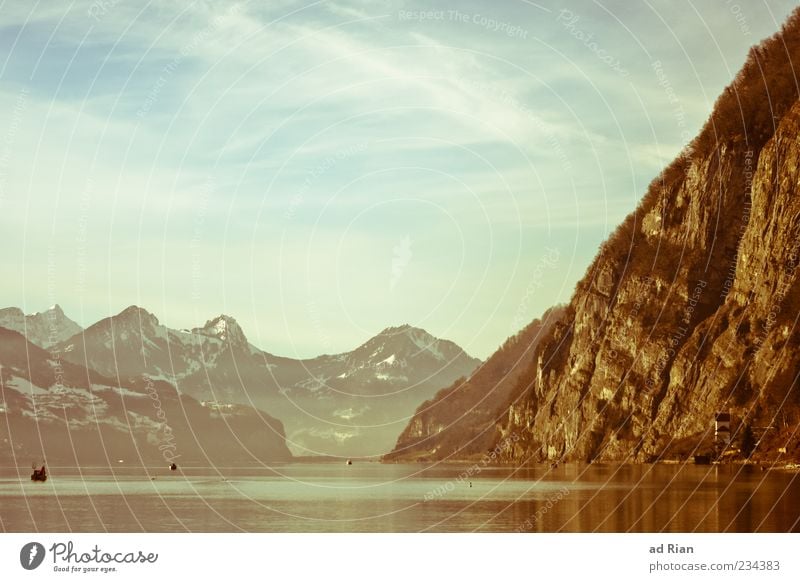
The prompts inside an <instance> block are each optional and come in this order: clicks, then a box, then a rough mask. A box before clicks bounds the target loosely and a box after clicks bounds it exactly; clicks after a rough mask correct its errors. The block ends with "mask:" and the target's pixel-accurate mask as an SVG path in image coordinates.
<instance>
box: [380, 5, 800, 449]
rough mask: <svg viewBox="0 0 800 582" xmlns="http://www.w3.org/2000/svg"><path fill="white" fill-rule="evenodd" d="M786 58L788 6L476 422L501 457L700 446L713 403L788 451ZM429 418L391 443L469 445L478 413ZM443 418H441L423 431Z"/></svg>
mask: <svg viewBox="0 0 800 582" xmlns="http://www.w3.org/2000/svg"><path fill="white" fill-rule="evenodd" d="M792 62H794V63H800V17H799V16H798V12H796V13H795V14H794V15H793V16H792V17H791V18H790V19H789V22H787V24H786V25H785V26H784V28H783V29H782V31H781V32H780V33H779V34H778V35H776V36H775V37H773V38H772V39H769V40H767V41H765V42H764V43H762V44H761V45H759V46H758V47H755V48H754V49H753V50H752V51H751V53H750V56H749V58H748V62H747V63H746V64H745V67H744V68H743V70H742V71H741V72H740V73H739V75H738V76H737V78H736V79H735V81H734V83H733V84H732V85H731V86H730V87H729V88H727V89H726V91H725V92H724V93H723V95H722V96H721V97H720V98H719V100H718V101H717V104H716V105H715V108H714V112H713V114H712V116H711V118H710V119H709V121H708V123H707V124H706V126H705V127H704V129H703V131H702V132H701V134H700V135H699V136H698V137H697V138H696V139H695V141H694V142H693V144H692V146H691V147H690V148H689V149H687V151H686V152H684V154H683V155H682V156H681V157H680V158H679V159H677V160H676V161H675V162H673V163H672V164H671V165H670V166H669V167H668V168H667V169H666V170H664V172H663V173H662V175H661V176H659V178H657V179H656V180H655V181H654V182H653V184H651V186H650V189H649V191H648V193H647V194H646V196H645V197H644V199H643V200H642V202H641V203H640V205H639V207H638V208H637V209H636V211H635V212H633V213H632V214H631V215H630V216H628V218H627V219H626V220H625V221H624V222H623V224H622V225H620V227H619V228H618V229H617V231H616V232H615V233H614V234H613V235H612V236H611V237H610V238H609V239H608V241H606V242H605V243H604V244H603V245H602V247H601V249H600V251H599V253H598V255H597V257H596V258H595V260H594V262H593V263H592V265H591V266H590V267H589V269H588V272H587V274H586V275H585V276H584V278H583V280H582V281H581V282H580V283H579V284H578V285H577V288H576V290H575V293H574V295H573V297H572V300H571V302H570V304H569V305H568V306H567V307H566V309H565V310H564V312H563V315H561V316H560V318H559V319H558V321H557V322H556V323H555V324H554V325H552V326H551V328H550V329H549V330H548V332H547V334H546V335H545V336H544V337H542V338H541V339H540V340H539V341H538V342H536V345H535V347H534V348H533V352H532V354H531V360H532V362H533V365H532V367H531V368H530V369H529V370H527V371H526V372H525V373H523V374H521V376H520V378H519V379H518V381H517V382H516V384H515V386H514V388H513V389H512V390H511V391H510V393H509V394H508V395H507V396H506V399H505V400H503V401H498V400H494V401H493V406H494V408H493V409H492V410H491V412H487V415H488V416H491V417H492V421H491V422H484V423H483V424H482V425H481V427H480V429H479V432H480V434H481V435H482V440H481V442H482V444H483V445H485V446H484V450H487V449H488V450H492V449H493V448H494V449H498V450H501V451H502V454H501V457H502V459H503V460H506V461H511V462H523V461H527V460H533V461H543V460H547V459H551V460H553V459H567V460H613V461H647V460H652V459H655V458H686V457H687V456H689V455H691V454H694V453H701V452H702V453H705V452H708V451H709V450H710V449H711V448H712V447H713V445H714V441H715V435H714V416H715V413H716V412H718V411H725V412H730V413H731V414H732V419H733V420H732V425H731V430H732V443H731V445H730V446H729V447H728V448H727V450H729V451H732V452H736V451H737V450H738V449H739V448H743V447H742V442H743V440H747V439H743V435H744V434H745V433H746V432H750V433H751V434H754V435H755V439H756V440H757V441H758V445H757V447H756V449H755V452H754V453H753V454H754V455H755V457H756V458H758V457H761V458H770V459H776V458H797V457H800V445H799V444H798V434H797V433H798V432H800V431H798V430H797V429H798V422H800V389H798V386H797V383H796V376H797V373H798V364H800V326H798V317H800V287H799V286H798V282H797V279H798V267H800V197H798V195H797V194H798V189H799V188H800V171H799V170H798V166H799V165H800V140H798V136H800V102H798V89H797V87H796V86H795V84H794V81H793V79H795V78H796V77H795V71H794V69H793V66H792ZM765 111H766V112H767V113H765ZM489 408H491V406H487V410H488V409H489ZM459 415H460V416H459ZM440 416H444V413H437V412H436V405H435V403H429V405H428V406H427V408H426V409H425V411H424V412H421V413H418V415H417V417H415V418H414V419H413V420H412V422H411V425H410V426H409V428H408V429H407V430H406V432H405V433H404V434H403V436H401V439H400V441H399V442H398V446H397V449H396V453H395V456H394V458H403V455H404V454H405V453H401V451H408V450H419V449H420V448H422V447H423V446H426V445H423V444H422V441H423V440H424V439H425V437H426V436H427V439H428V441H429V443H428V444H430V445H432V446H428V447H427V450H428V451H429V452H430V451H431V450H433V449H436V453H435V455H434V456H435V457H436V458H453V457H464V456H467V454H466V453H467V452H473V451H472V450H471V449H466V452H465V450H464V449H463V447H464V445H463V443H465V442H468V441H470V440H473V441H474V440H475V438H476V437H475V435H474V434H472V433H471V432H470V430H472V431H474V430H475V427H474V426H471V427H469V430H465V429H461V428H459V427H460V423H459V422H449V423H443V422H440V421H438V420H437V419H438V418H439V417H440ZM446 416H449V417H456V418H467V411H466V410H460V411H454V410H452V409H450V410H448V411H447V413H446ZM461 423H462V424H463V421H462V422H461ZM443 427H446V428H443ZM440 428H441V429H442V430H443V431H444V430H450V431H453V433H452V434H451V435H449V436H447V437H443V436H442V435H438V436H436V437H435V438H433V437H432V436H431V433H432V431H433V432H435V431H436V430H439V429H440ZM512 437H513V438H512ZM446 443H455V444H450V445H449V446H445V447H444V448H442V445H443V444H446ZM437 447H438V448H437ZM717 452H719V448H717ZM737 454H739V455H740V456H746V453H744V454H743V453H737Z"/></svg>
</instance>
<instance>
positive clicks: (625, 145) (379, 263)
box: [0, 0, 793, 357]
mask: <svg viewBox="0 0 800 582" xmlns="http://www.w3.org/2000/svg"><path fill="white" fill-rule="evenodd" d="M564 6H569V9H568V10H567V11H564V10H563V7H564ZM792 8H793V3H792V2H785V1H769V2H757V1H753V2H744V1H740V2H739V3H736V2H728V1H726V0H703V1H697V2H681V1H670V2H648V1H642V2H630V1H619V2H590V1H582V2H573V3H563V2H559V3H548V2H543V3H538V4H536V3H533V2H525V1H516V0H508V1H504V2H458V3H456V2H452V3H447V2H438V3H437V2H432V3H425V2H404V1H386V2H375V1H366V0H365V1H357V0H356V1H349V2H348V1H341V2H340V1H336V2H315V3H305V2H287V1H282V2H281V1H278V2H275V1H270V2H256V1H250V2H240V3H226V2H207V1H206V2H204V1H196V2H192V3H189V2H185V3H184V2H174V1H170V2H167V1H153V2H149V3H147V4H146V5H145V3H143V2H133V1H132V0H97V1H95V2H84V1H81V2H38V3H35V2H4V3H3V4H2V5H1V7H0V46H1V47H2V48H1V49H0V111H2V112H3V113H2V115H1V116H0V225H1V226H2V233H3V242H4V245H3V247H4V248H3V252H2V270H3V280H4V283H3V286H2V292H1V294H0V305H2V306H10V305H17V306H20V307H22V308H23V309H25V310H26V311H28V312H30V311H36V310H41V309H44V308H46V307H48V306H49V305H51V304H53V303H56V302H58V303H60V304H61V305H62V307H63V308H64V310H65V311H66V313H67V314H68V315H69V316H71V317H72V318H73V319H75V320H77V321H78V322H79V323H81V324H83V325H88V324H90V323H93V322H94V321H96V320H97V319H100V318H102V317H105V316H107V315H110V314H114V313H117V312H118V311H120V310H121V309H123V308H124V307H126V306H128V305H130V304H139V305H142V306H144V307H146V308H148V309H150V310H151V311H153V312H154V313H155V314H156V315H157V316H158V317H159V318H160V320H161V321H162V322H163V323H165V324H167V325H170V326H173V327H193V326H196V325H199V324H202V323H203V322H205V321H206V320H207V319H209V318H211V317H212V316H214V315H216V314H219V313H221V312H224V313H227V314H230V315H233V316H234V317H236V318H237V319H238V320H239V321H240V323H241V324H242V326H243V328H244V330H245V332H246V333H247V334H248V337H249V338H250V340H251V341H252V342H253V343H254V344H256V345H258V346H259V347H261V348H263V349H266V350H268V351H272V352H274V353H278V354H283V355H302V356H308V355H316V354H319V353H323V352H326V353H331V352H338V351H344V350H347V349H350V348H352V347H354V346H355V345H357V344H359V343H360V342H362V341H364V340H366V339H367V338H368V337H370V336H372V335H374V334H375V333H376V332H378V331H379V330H381V329H383V328H384V327H387V326H390V325H396V324H400V323H406V322H407V323H410V324H412V325H416V326H420V327H423V328H425V329H427V330H428V331H430V332H431V333H433V334H435V335H438V336H442V337H447V338H449V339H453V340H454V341H456V342H458V343H459V344H461V345H462V346H463V347H465V348H466V349H467V350H468V351H469V352H471V353H473V354H474V355H477V356H479V357H486V356H487V355H489V354H490V353H491V352H492V351H493V350H494V349H495V348H496V347H497V346H498V345H499V344H500V343H502V342H503V341H504V340H505V338H506V337H508V336H509V335H510V334H511V333H513V332H515V331H517V330H518V329H519V328H520V327H522V325H523V323H525V322H528V321H530V320H531V319H533V318H534V317H536V316H538V315H539V314H540V313H541V312H542V311H543V310H544V309H546V308H547V307H549V306H550V305H552V304H554V303H556V302H565V301H567V300H568V299H569V297H570V295H571V293H572V290H573V288H574V285H575V282H576V281H577V280H578V278H579V277H580V276H581V275H582V274H583V271H584V269H585V268H586V266H587V265H588V263H589V262H590V260H591V258H592V257H593V255H594V254H595V252H596V249H597V247H598V245H599V243H600V242H601V241H602V240H603V239H604V238H605V236H606V235H607V234H608V233H609V232H610V231H611V230H613V228H614V226H615V225H616V224H617V223H618V222H619V221H620V220H621V219H622V218H623V217H624V216H625V215H626V214H627V213H628V212H629V211H630V210H632V209H633V208H634V206H635V204H636V202H637V200H638V199H639V198H640V197H641V196H642V194H643V192H644V191H645V189H646V186H647V184H648V182H649V181H650V180H651V179H652V178H653V177H654V176H655V175H656V174H657V173H658V171H659V169H660V168H661V167H662V166H663V165H664V164H665V162H667V161H668V160H670V159H671V158H672V157H674V156H675V154H676V153H677V152H678V151H679V150H680V148H681V147H682V145H683V144H684V143H685V142H686V141H687V140H688V138H689V137H691V136H693V135H694V134H695V133H696V132H697V130H698V128H699V127H700V126H701V125H702V123H703V121H704V120H705V118H706V116H707V115H708V113H709V111H710V109H711V106H712V104H713V102H714V100H715V98H716V96H717V94H718V93H719V92H720V91H721V89H722V88H723V87H724V86H725V85H726V84H727V83H728V82H729V81H730V79H731V78H732V77H733V75H734V74H735V72H736V70H737V69H738V68H739V67H740V65H741V64H742V62H743V60H744V58H745V55H746V53H747V50H748V48H749V46H750V45H752V44H754V43H755V42H757V41H758V40H760V39H761V38H763V37H765V36H768V35H770V34H772V33H774V32H775V31H776V30H777V29H778V28H779V26H780V23H781V22H782V21H783V19H784V18H785V17H786V16H787V14H788V13H789V11H790V10H791V9H792ZM429 11H432V12H429ZM654 63H655V64H654Z"/></svg>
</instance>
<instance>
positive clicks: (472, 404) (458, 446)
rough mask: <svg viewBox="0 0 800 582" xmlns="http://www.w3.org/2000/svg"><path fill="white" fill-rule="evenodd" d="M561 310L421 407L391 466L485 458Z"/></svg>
mask: <svg viewBox="0 0 800 582" xmlns="http://www.w3.org/2000/svg"><path fill="white" fill-rule="evenodd" d="M562 313H563V308H560V307H556V308H552V309H550V310H548V311H547V312H545V313H544V314H543V315H542V317H541V318H540V319H537V320H534V321H533V322H532V323H531V324H529V325H528V326H527V327H525V329H523V330H522V331H520V332H519V333H518V334H516V335H515V336H512V337H511V338H509V339H508V340H506V342H505V343H504V344H503V345H502V346H501V347H500V348H499V349H498V350H497V351H496V352H495V353H494V354H492V356H491V357H490V358H489V359H488V360H487V361H486V362H485V363H484V364H483V365H482V366H481V367H480V368H479V369H478V370H477V371H476V372H475V373H474V374H473V375H472V376H471V377H470V378H469V379H462V380H460V381H457V382H455V383H454V384H453V385H452V386H449V387H448V388H445V389H443V390H441V391H439V392H438V393H437V394H436V396H435V397H434V398H432V399H430V400H428V401H426V402H424V403H423V404H421V405H420V406H419V407H418V408H417V410H416V413H415V414H414V417H413V419H412V420H411V422H410V423H409V425H408V426H407V427H406V428H405V430H404V431H403V432H402V433H401V434H400V437H399V438H398V440H397V445H396V446H395V449H394V450H393V451H392V452H391V453H390V454H388V455H386V456H385V457H384V459H385V460H387V461H412V460H413V461H432V460H440V459H446V458H447V457H448V456H453V455H458V456H459V457H461V458H463V457H467V456H479V455H482V454H483V453H484V452H485V451H486V450H487V449H488V448H490V447H491V445H492V440H493V439H494V433H493V430H491V429H493V427H494V424H495V423H496V422H497V420H498V417H499V416H500V415H502V414H503V412H504V411H505V409H506V407H507V406H508V399H509V397H510V395H511V392H512V391H513V390H514V388H515V387H516V385H517V383H518V382H519V380H520V378H522V377H524V375H525V374H528V373H529V372H530V369H531V367H532V365H533V353H534V351H535V349H536V346H537V345H538V342H539V341H540V340H541V339H542V338H543V337H544V336H545V335H546V334H547V332H548V330H549V329H550V326H551V325H552V324H553V323H554V322H555V321H556V320H558V318H559V317H560V316H561V314H562Z"/></svg>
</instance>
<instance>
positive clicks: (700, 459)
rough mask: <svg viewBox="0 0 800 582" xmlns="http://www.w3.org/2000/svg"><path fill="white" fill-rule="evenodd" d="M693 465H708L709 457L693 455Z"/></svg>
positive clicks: (709, 462)
mask: <svg viewBox="0 0 800 582" xmlns="http://www.w3.org/2000/svg"><path fill="white" fill-rule="evenodd" d="M694 464H695V465H710V464H711V456H710V455H695V456H694Z"/></svg>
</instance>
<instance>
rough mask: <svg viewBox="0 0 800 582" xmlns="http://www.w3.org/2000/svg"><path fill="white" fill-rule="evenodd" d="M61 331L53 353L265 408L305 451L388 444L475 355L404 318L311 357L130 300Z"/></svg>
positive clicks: (225, 320) (353, 452)
mask: <svg viewBox="0 0 800 582" xmlns="http://www.w3.org/2000/svg"><path fill="white" fill-rule="evenodd" d="M13 311H14V308H9V309H6V310H3V312H9V313H12V312H13ZM17 311H18V310H17ZM0 313H2V312H0ZM62 315H63V312H62ZM17 319H18V317H17ZM9 321H11V318H9ZM76 325H77V324H76ZM65 335H66V334H65V333H64V332H63V331H61V332H60V334H59V337H61V338H62V339H60V341H58V342H56V343H54V344H51V345H48V349H49V350H50V351H51V353H53V354H58V355H59V357H61V358H63V359H64V360H65V361H67V362H71V363H74V364H77V365H81V366H85V367H87V368H89V369H91V370H94V371H96V372H97V373H99V374H101V375H102V376H104V377H106V378H113V379H116V380H118V381H119V382H125V381H131V380H134V379H136V378H141V377H142V376H147V377H148V378H150V379H151V380H153V381H162V382H169V383H170V384H173V385H174V386H175V387H176V388H177V389H178V390H179V392H180V393H181V394H185V395H188V396H192V397H193V398H196V399H197V400H199V401H207V402H209V403H211V404H212V405H215V406H216V405H227V404H240V405H248V406H255V407H257V408H260V409H263V410H266V411H268V412H269V413H270V414H271V415H273V416H276V417H278V418H280V419H281V420H282V421H283V422H284V425H285V426H286V432H287V439H288V442H289V445H290V446H291V448H292V449H293V450H294V451H295V452H296V453H297V454H303V455H309V454H325V455H342V456H362V455H363V456H368V455H371V456H378V455H382V454H384V453H386V452H388V451H389V450H390V449H391V447H392V445H393V444H394V442H395V440H396V438H397V435H398V434H399V433H400V431H401V430H402V428H403V426H405V424H406V422H407V421H408V418H409V417H410V416H411V414H413V412H414V410H415V409H416V407H417V406H418V405H419V403H420V402H422V401H424V400H426V399H428V398H430V397H432V396H433V394H434V393H435V392H436V391H437V390H439V389H440V388H442V387H443V386H447V385H449V384H451V383H452V382H453V381H454V380H455V379H457V378H460V377H464V376H468V375H470V374H471V373H472V372H473V371H474V370H475V369H476V368H477V367H478V366H479V365H480V361H479V360H477V359H475V358H472V357H470V356H469V355H468V354H466V353H465V352H464V351H463V350H462V349H461V348H460V347H459V346H457V345H456V344H455V343H453V342H451V341H448V340H443V339H439V338H436V337H434V336H432V335H430V334H429V333H427V332H426V331H425V330H422V329H419V328H415V327H412V326H409V325H402V326H397V327H389V328H386V329H384V330H382V331H381V332H379V333H378V334H377V335H376V336H375V337H373V338H371V339H369V340H367V341H366V342H365V343H363V344H362V345H360V346H358V347H357V348H355V349H354V350H352V351H350V352H344V353H340V354H333V355H322V356H318V357H316V358H309V359H293V358H287V357H282V356H276V355H273V354H271V353H269V352H266V351H263V350H260V349H259V348H257V347H255V346H253V345H252V344H250V343H249V341H248V339H247V336H246V335H245V333H244V331H243V330H242V328H241V326H240V325H239V324H238V322H237V321H236V319H235V318H233V317H231V316H229V315H224V314H223V315H219V316H216V317H213V318H211V319H209V320H208V321H207V322H206V323H205V324H204V325H202V326H199V327H195V328H192V329H191V330H186V329H183V330H179V329H172V328H169V327H167V326H165V325H163V324H162V323H160V321H159V319H158V318H157V317H156V316H155V315H154V314H152V313H150V312H149V311H147V310H146V309H144V308H142V307H138V306H130V307H128V308H126V309H124V310H122V311H121V312H120V313H118V314H116V315H113V316H111V317H107V318H104V319H101V320H100V321H98V322H96V323H94V324H92V325H90V326H89V327H87V328H86V329H85V330H81V329H80V328H78V332H77V333H75V334H73V335H71V336H68V337H64V336H65ZM36 339H39V337H38V336H37V338H36Z"/></svg>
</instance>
